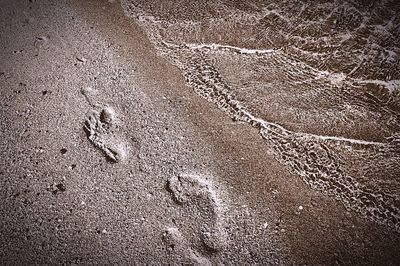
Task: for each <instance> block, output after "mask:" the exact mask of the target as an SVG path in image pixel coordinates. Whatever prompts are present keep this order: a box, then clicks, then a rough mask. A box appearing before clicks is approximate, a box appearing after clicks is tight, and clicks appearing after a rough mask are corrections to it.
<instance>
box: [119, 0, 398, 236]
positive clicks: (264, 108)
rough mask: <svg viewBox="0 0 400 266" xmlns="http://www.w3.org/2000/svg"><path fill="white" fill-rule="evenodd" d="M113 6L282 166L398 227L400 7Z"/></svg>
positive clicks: (273, 4) (206, 3) (340, 4)
mask: <svg viewBox="0 0 400 266" xmlns="http://www.w3.org/2000/svg"><path fill="white" fill-rule="evenodd" d="M122 2H123V3H122V6H123V8H124V10H125V13H126V14H127V15H128V16H131V17H133V18H135V19H136V21H137V23H138V24H139V25H140V26H141V27H143V29H144V30H145V32H146V33H147V35H148V36H149V39H150V40H151V41H152V43H153V44H154V46H155V47H156V48H157V50H158V51H159V53H160V54H161V55H162V56H164V57H165V58H167V59H168V60H169V61H170V62H171V63H172V64H174V65H176V66H177V67H179V68H180V69H181V71H182V73H183V75H184V77H185V78H186V81H187V83H188V85H189V86H190V87H191V88H193V90H194V91H195V92H196V93H198V94H199V95H201V96H202V97H204V98H205V99H206V100H208V101H210V102H212V103H214V104H216V106H218V108H219V109H221V110H222V111H224V112H225V113H226V114H227V115H228V116H229V117H231V118H232V119H234V120H237V121H241V122H246V123H249V124H250V125H252V126H253V127H255V128H257V129H258V130H259V132H260V134H261V136H262V137H263V138H264V139H265V142H266V145H268V146H269V147H270V149H271V151H272V152H273V154H274V155H275V158H276V159H277V160H278V161H279V162H281V163H282V164H284V165H286V166H287V167H289V169H291V171H292V172H294V173H296V174H297V175H298V176H300V177H301V178H302V179H303V180H304V182H306V183H307V184H308V185H310V187H312V188H314V189H317V190H320V191H323V192H325V193H327V194H328V195H331V196H334V197H335V198H336V199H338V200H339V201H340V202H342V203H343V204H344V206H345V207H346V208H348V209H351V210H354V211H356V212H357V213H359V214H361V215H362V216H363V217H366V218H368V219H370V220H373V221H375V222H377V223H379V224H384V225H387V226H389V227H391V228H393V229H395V230H396V231H400V180H399V178H400V170H399V169H400V144H399V143H400V59H399V54H400V47H399V44H400V17H399V16H398V15H397V14H398V13H399V12H400V5H399V3H398V2H396V1H384V2H383V1H381V2H378V1H374V2H371V3H370V4H369V5H366V4H365V3H364V2H363V3H361V2H358V1H336V2H335V3H324V4H319V5H318V6H315V4H313V3H302V2H300V1H279V2H278V1H276V2H274V1H257V0H253V1H241V2H240V3H234V2H232V1H161V0H160V1H134V0H123V1H122ZM311 5H312V6H311ZM176 9H179V10H180V12H175V10H176Z"/></svg>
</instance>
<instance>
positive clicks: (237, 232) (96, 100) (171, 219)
mask: <svg viewBox="0 0 400 266" xmlns="http://www.w3.org/2000/svg"><path fill="white" fill-rule="evenodd" d="M0 21H1V24H0V25H1V26H0V36H1V41H0V45H1V52H0V87H1V90H0V116H1V124H0V125H1V127H0V130H1V131H0V133H1V141H0V146H1V148H0V156H1V158H2V160H1V162H0V197H1V204H0V217H1V218H0V262H1V263H0V264H2V265H55V264H56V265H59V264H62V265H64V264H68V265H70V264H74V265H88V264H96V265H110V264H112V265H114V264H118V265H144V264H149V265H167V264H170V265H179V264H189V265H221V264H227V265H272V264H276V265H398V263H399V262H400V252H399V250H400V247H399V243H400V235H399V233H398V231H396V230H394V229H393V228H388V227H387V226H384V225H380V224H377V223H375V222H373V221H371V220H369V219H364V218H363V217H362V216H360V215H357V213H355V212H353V211H351V210H348V209H346V208H345V206H344V205H343V204H342V203H341V202H340V201H337V200H336V199H335V198H334V197H329V196H327V195H326V193H323V192H321V191H320V190H313V189H310V187H309V186H308V185H307V184H306V183H305V182H303V181H302V178H300V177H299V176H298V175H297V174H296V173H295V172H293V171H291V169H290V167H287V166H285V165H284V164H281V163H279V160H277V159H276V157H275V156H274V154H273V153H272V152H271V150H270V149H269V147H268V145H266V143H265V140H264V139H263V138H262V137H261V135H260V134H259V131H258V130H257V129H255V128H253V127H252V126H250V125H249V124H247V123H243V122H240V121H233V120H232V119H231V118H230V117H229V116H227V115H226V114H225V113H224V112H222V111H221V110H220V109H218V108H217V107H216V106H215V104H213V103H212V102H209V101H206V100H205V99H203V98H201V97H199V96H198V95H197V94H196V93H195V92H194V91H193V90H192V89H191V88H189V86H188V84H187V83H186V82H185V79H184V76H183V75H182V72H181V70H180V69H179V68H178V67H176V66H174V65H172V64H171V63H170V62H169V61H167V60H166V59H164V58H163V57H162V56H160V54H159V52H157V50H156V49H155V48H154V45H153V44H152V43H151V41H150V40H149V38H148V35H146V33H145V32H144V31H143V28H141V27H139V26H138V25H137V24H136V23H135V21H134V20H132V19H129V18H128V17H127V16H125V14H124V12H123V10H122V8H121V4H120V3H119V2H113V1H94V0H93V1H92V0H90V1H77V0H73V1H50V0H40V1H39V0H38V1H22V0H17V1H12V0H4V1H1V3H0ZM378 135H379V134H378ZM378 137H379V136H378ZM371 138H372V140H374V139H373V138H374V137H371Z"/></svg>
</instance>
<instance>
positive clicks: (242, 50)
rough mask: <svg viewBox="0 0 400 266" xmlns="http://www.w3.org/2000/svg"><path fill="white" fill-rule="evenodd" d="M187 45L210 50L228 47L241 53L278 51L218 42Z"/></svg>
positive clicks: (192, 47)
mask: <svg viewBox="0 0 400 266" xmlns="http://www.w3.org/2000/svg"><path fill="white" fill-rule="evenodd" d="M185 45H186V46H187V47H188V48H190V49H210V50H218V49H228V50H234V51H236V52H239V53H241V54H270V53H274V52H275V51H276V50H274V49H247V48H241V47H237V46H232V45H221V44H216V43H211V44H194V43H186V44H185Z"/></svg>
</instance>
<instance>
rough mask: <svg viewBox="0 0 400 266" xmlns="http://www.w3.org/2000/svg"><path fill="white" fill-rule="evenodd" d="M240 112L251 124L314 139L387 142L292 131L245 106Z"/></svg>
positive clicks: (359, 142) (368, 143) (381, 144)
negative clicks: (250, 110)
mask: <svg viewBox="0 0 400 266" xmlns="http://www.w3.org/2000/svg"><path fill="white" fill-rule="evenodd" d="M240 112H241V113H242V114H243V115H244V116H245V117H246V118H248V119H249V120H250V123H251V124H260V125H261V127H263V128H268V127H269V126H273V127H275V128H278V129H280V130H282V131H283V132H286V133H287V134H294V133H296V134H300V135H302V136H305V137H309V138H314V139H319V140H328V141H329V140H332V141H338V142H346V143H351V144H357V145H365V146H385V145H386V143H383V142H375V141H365V140H359V139H351V138H343V137H336V136H323V135H316V134H309V133H303V132H292V131H290V130H288V129H286V128H284V127H282V126H281V125H279V124H276V123H272V122H268V121H266V120H264V119H262V118H259V117H256V116H254V115H253V114H251V113H250V112H248V111H246V110H244V108H243V106H241V110H240Z"/></svg>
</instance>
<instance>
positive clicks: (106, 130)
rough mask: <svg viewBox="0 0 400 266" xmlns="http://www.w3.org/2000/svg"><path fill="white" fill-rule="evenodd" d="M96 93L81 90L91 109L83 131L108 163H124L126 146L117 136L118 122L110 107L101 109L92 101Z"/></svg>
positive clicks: (86, 89)
mask: <svg viewBox="0 0 400 266" xmlns="http://www.w3.org/2000/svg"><path fill="white" fill-rule="evenodd" d="M96 92H97V91H96V90H94V89H93V88H91V87H86V88H83V89H81V93H82V94H83V96H84V97H85V99H86V101H87V102H88V103H89V105H90V106H91V107H92V108H93V110H92V111H91V112H90V113H89V114H88V115H87V117H86V120H85V124H84V126H83V129H84V131H85V132H86V135H87V138H88V139H89V140H90V142H92V144H93V145H94V146H95V147H96V148H98V149H99V150H101V151H102V152H103V153H104V155H105V156H106V159H107V160H108V161H110V162H113V163H117V162H121V161H124V160H125V159H126V158H127V146H126V145H125V141H123V138H122V136H121V135H120V134H118V130H119V125H120V121H119V120H118V119H117V115H116V113H115V111H114V109H113V108H112V107H110V106H105V107H103V108H101V105H100V104H98V103H94V102H93V101H92V98H93V97H94V96H95V95H96ZM100 108H101V109H100ZM99 109H100V111H98V110H99Z"/></svg>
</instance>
